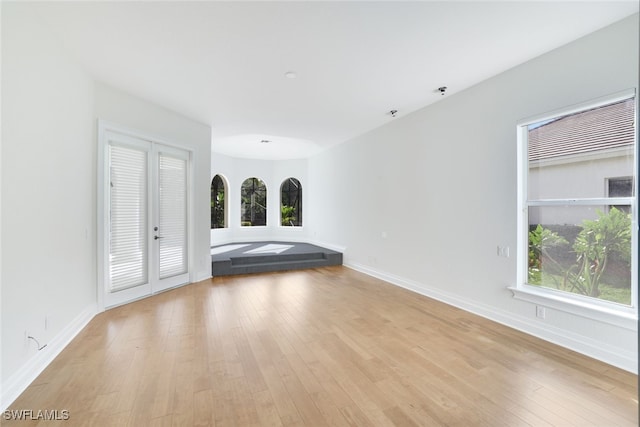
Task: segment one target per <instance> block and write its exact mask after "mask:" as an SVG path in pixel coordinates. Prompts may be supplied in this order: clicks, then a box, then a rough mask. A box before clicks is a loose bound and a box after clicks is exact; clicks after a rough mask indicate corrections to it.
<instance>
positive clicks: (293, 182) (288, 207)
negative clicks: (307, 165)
mask: <svg viewBox="0 0 640 427" xmlns="http://www.w3.org/2000/svg"><path fill="white" fill-rule="evenodd" d="M280 223H281V224H282V225H283V226H285V227H287V226H288V227H300V226H302V185H300V181H298V180H297V179H295V178H287V179H285V180H284V182H283V183H282V185H281V186H280Z"/></svg>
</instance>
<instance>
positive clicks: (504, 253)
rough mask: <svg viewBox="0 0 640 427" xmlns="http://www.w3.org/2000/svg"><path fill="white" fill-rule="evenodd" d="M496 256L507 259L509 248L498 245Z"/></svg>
mask: <svg viewBox="0 0 640 427" xmlns="http://www.w3.org/2000/svg"><path fill="white" fill-rule="evenodd" d="M497 254H498V256H500V257H504V258H509V246H500V245H498V250H497Z"/></svg>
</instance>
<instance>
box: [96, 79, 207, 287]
mask: <svg viewBox="0 0 640 427" xmlns="http://www.w3.org/2000/svg"><path fill="white" fill-rule="evenodd" d="M98 119H101V120H106V121H108V122H110V123H113V124H116V125H119V126H123V127H125V128H130V129H132V130H135V131H139V132H141V133H142V134H144V135H149V136H151V137H154V138H155V139H156V140H157V141H161V142H166V143H170V144H174V145H179V146H181V147H184V148H186V149H189V150H191V151H192V153H193V159H194V161H193V165H192V167H193V180H194V194H193V195H192V196H193V201H194V206H193V209H194V220H195V224H194V227H193V238H194V239H195V241H194V249H195V253H194V254H193V258H192V262H193V265H192V267H193V268H192V270H195V271H194V272H193V273H194V274H193V275H192V279H193V280H194V281H199V280H203V279H206V278H208V277H211V255H210V251H209V246H210V245H209V228H210V222H211V221H210V212H209V210H210V209H209V198H210V195H209V194H210V183H211V179H210V178H209V176H210V174H211V169H210V167H211V163H210V162H211V127H209V126H208V125H204V124H200V123H196V122H194V121H192V120H190V119H188V118H185V117H183V116H180V115H178V114H176V113H174V112H172V111H169V110H167V109H164V108H162V107H160V106H157V105H155V104H152V103H150V102H147V101H145V100H142V99H139V98H136V97H134V96H131V95H128V94H126V93H124V92H121V91H119V90H117V89H114V88H111V87H109V86H107V85H105V84H101V83H96V85H95V121H94V123H97V120H98Z"/></svg>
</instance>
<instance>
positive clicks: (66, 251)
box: [0, 3, 96, 407]
mask: <svg viewBox="0 0 640 427" xmlns="http://www.w3.org/2000/svg"><path fill="white" fill-rule="evenodd" d="M2 8H3V10H2V88H3V91H2V151H3V152H2V214H1V215H2V222H1V230H2V231H1V233H2V266H3V269H2V278H1V280H2V282H1V283H2V308H1V316H2V345H1V347H2V360H1V364H2V377H1V379H0V380H1V381H2V387H0V389H1V391H2V397H1V398H0V399H1V400H2V401H0V407H4V405H6V404H8V403H10V402H8V401H7V399H11V398H12V397H15V395H14V394H12V393H15V391H16V390H18V389H19V385H20V383H21V382H22V381H23V380H24V379H26V378H28V377H29V375H30V373H31V372H32V369H31V368H32V367H33V365H31V364H33V363H36V362H34V361H40V362H42V361H44V360H46V359H47V358H48V357H51V355H53V354H54V353H55V352H56V351H57V350H59V349H60V348H61V347H62V346H64V344H65V340H66V339H67V338H69V331H70V330H72V329H74V328H76V329H77V328H79V327H81V326H82V325H83V322H86V321H87V320H88V319H89V318H90V317H91V316H92V315H93V313H94V311H95V299H96V288H95V277H96V266H95V232H94V231H95V202H96V200H95V141H94V139H93V120H92V116H93V83H92V81H91V79H90V78H89V77H88V75H87V74H85V73H84V72H83V71H82V70H81V69H79V68H78V67H77V66H75V65H74V64H73V63H72V62H71V61H70V60H69V59H68V58H67V57H65V56H64V54H63V53H62V52H61V50H60V49H59V48H58V46H57V45H56V44H55V42H54V41H53V40H52V38H51V37H50V35H49V34H46V33H45V32H44V31H43V27H42V26H41V25H39V24H38V22H35V21H33V20H32V19H31V18H30V17H29V15H28V14H23V13H22V11H23V9H22V8H21V7H20V5H16V4H7V3H4V4H3V5H2ZM25 332H27V333H29V334H31V335H33V336H34V337H36V339H38V340H39V342H40V344H41V345H44V344H47V347H46V348H45V349H43V350H42V351H40V352H38V350H37V349H36V345H35V343H34V342H31V341H28V340H27V339H26V338H25ZM38 363H39V362H38ZM36 364H37V363H36Z"/></svg>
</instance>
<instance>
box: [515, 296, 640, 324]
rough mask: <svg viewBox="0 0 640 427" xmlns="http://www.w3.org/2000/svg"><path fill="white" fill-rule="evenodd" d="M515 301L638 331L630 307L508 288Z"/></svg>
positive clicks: (633, 313) (635, 318)
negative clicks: (609, 305) (606, 304)
mask: <svg viewBox="0 0 640 427" xmlns="http://www.w3.org/2000/svg"><path fill="white" fill-rule="evenodd" d="M507 289H509V290H510V291H511V292H512V293H513V297H514V298H515V299H518V300H521V301H527V302H530V303H533V304H537V305H542V306H545V307H549V308H553V309H555V310H558V311H562V312H565V313H570V314H574V315H576V316H581V317H584V318H586V319H591V320H596V321H599V322H603V323H608V324H610V325H614V326H618V327H621V328H624V329H628V330H631V331H636V330H637V329H638V318H637V314H636V313H635V310H634V309H633V308H630V307H624V306H620V307H619V308H618V307H614V306H612V307H608V306H605V305H601V304H594V303H591V302H589V301H583V300H582V299H578V298H572V297H571V296H566V295H563V292H559V291H554V290H553V289H544V290H542V289H537V288H535V287H531V286H527V287H522V288H517V287H515V286H509V287H508V288H507Z"/></svg>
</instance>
